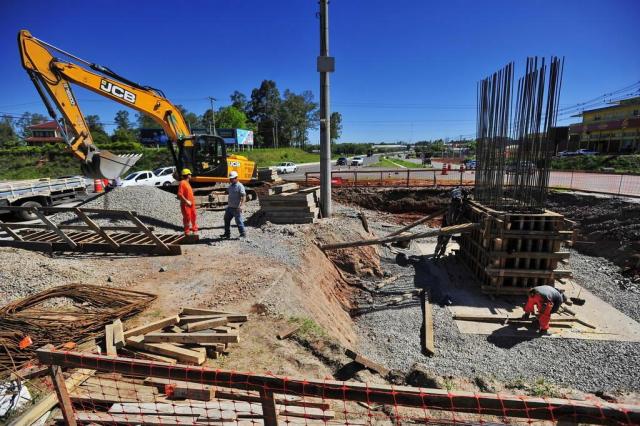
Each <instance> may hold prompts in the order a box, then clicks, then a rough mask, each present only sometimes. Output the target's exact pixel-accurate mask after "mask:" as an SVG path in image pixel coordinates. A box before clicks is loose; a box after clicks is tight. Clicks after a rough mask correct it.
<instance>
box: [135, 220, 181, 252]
mask: <svg viewBox="0 0 640 426" xmlns="http://www.w3.org/2000/svg"><path fill="white" fill-rule="evenodd" d="M126 216H127V218H128V219H129V220H130V221H131V222H133V224H134V225H135V226H137V227H138V228H139V229H140V230H141V231H142V232H143V233H145V234H146V235H147V237H149V239H150V240H151V241H153V242H154V243H155V244H156V246H157V247H158V248H159V249H161V250H162V251H164V252H166V253H170V252H171V250H170V249H169V247H167V245H166V244H165V243H163V242H162V240H161V239H160V238H158V237H156V235H155V234H154V233H153V232H152V231H151V230H150V229H149V228H148V227H147V226H146V225H145V224H144V223H142V221H141V220H140V219H138V218H137V217H136V216H135V215H134V214H133V213H131V212H127V215H126Z"/></svg>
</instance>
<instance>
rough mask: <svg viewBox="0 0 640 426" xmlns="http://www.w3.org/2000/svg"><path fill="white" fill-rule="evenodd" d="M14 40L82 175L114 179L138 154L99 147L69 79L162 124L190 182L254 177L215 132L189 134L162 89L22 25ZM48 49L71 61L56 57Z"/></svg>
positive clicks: (249, 164) (246, 162)
mask: <svg viewBox="0 0 640 426" xmlns="http://www.w3.org/2000/svg"><path fill="white" fill-rule="evenodd" d="M18 46H19V48H20V56H21V58H22V66H23V67H24V69H25V70H27V73H28V74H29V77H30V78H31V81H32V82H33V84H34V85H35V87H36V90H37V91H38V94H39V95H40V97H41V98H42V100H43V102H44V103H45V105H46V107H47V111H48V113H49V115H50V116H51V117H52V118H53V119H54V120H56V121H57V122H58V123H59V124H60V128H61V130H62V133H63V135H64V138H65V140H66V144H67V146H68V148H69V149H70V151H71V152H72V153H73V155H74V156H75V157H76V158H78V159H79V160H80V161H82V171H83V173H84V174H85V175H86V176H88V177H91V178H106V179H115V178H116V177H118V176H122V175H123V174H124V173H126V172H127V170H129V169H130V168H131V167H132V166H133V165H134V164H135V163H136V162H137V161H138V160H139V159H140V158H141V154H129V155H116V154H114V153H111V152H109V151H105V150H102V151H101V150H100V149H99V147H97V146H96V145H95V144H94V143H93V139H92V138H91V133H90V131H89V127H88V125H87V123H86V121H85V119H84V116H83V114H82V111H81V110H80V107H79V105H78V100H77V99H76V97H75V96H74V94H73V90H72V89H71V84H72V83H73V84H77V85H78V86H81V87H84V88H85V89H88V90H91V91H92V92H95V93H97V94H99V95H102V96H104V97H106V98H108V99H111V100H114V101H116V102H118V103H121V104H123V105H125V106H127V107H129V108H133V109H135V110H137V111H140V112H142V113H145V114H147V115H148V116H150V117H152V118H153V119H154V120H155V121H156V122H157V123H158V124H159V125H160V126H162V128H163V129H164V132H165V133H166V135H167V137H168V139H169V142H168V143H167V146H168V147H169V150H170V151H171V155H172V157H173V162H174V164H175V166H176V169H177V171H178V172H179V171H180V170H182V169H183V168H189V169H191V171H192V173H193V175H192V184H193V185H194V186H211V185H215V184H216V183H219V182H228V175H229V173H231V172H232V171H236V172H237V173H238V177H239V180H240V181H241V182H242V183H251V182H253V181H255V180H256V177H257V169H256V164H255V163H254V162H253V161H250V160H249V159H248V158H246V157H244V156H241V155H227V151H226V145H225V143H224V140H223V139H222V138H221V137H219V136H217V135H194V134H191V131H190V129H189V126H188V125H187V123H186V121H185V119H184V117H183V116H182V114H181V113H180V110H178V108H176V107H175V105H173V104H172V103H171V102H170V101H169V100H168V99H167V98H166V97H165V96H164V94H163V93H162V91H160V90H158V89H154V88H152V87H149V86H142V85H140V84H137V83H134V82H133V81H131V80H128V79H126V78H124V77H122V76H120V75H118V74H116V73H115V72H113V71H112V70H110V69H109V68H107V67H104V66H101V65H98V64H94V63H91V62H88V61H85V60H83V59H80V58H78V57H77V56H74V55H72V54H70V53H68V52H65V51H64V50H61V49H59V48H57V47H55V46H53V45H51V44H49V43H46V42H44V41H42V40H39V39H37V38H35V37H33V36H32V35H31V34H30V33H29V31H26V30H22V31H20V32H19V33H18ZM52 52H57V53H59V54H62V55H64V56H66V57H67V58H70V59H72V60H73V61H74V62H71V61H63V60H60V59H58V58H56V57H54V56H53V54H52ZM82 65H84V66H86V67H88V68H89V69H90V70H89V69H86V68H84V67H83V66H82ZM54 105H55V107H56V108H54ZM56 109H57V110H58V111H59V112H60V114H61V115H62V117H61V118H59V117H58V114H57V113H56Z"/></svg>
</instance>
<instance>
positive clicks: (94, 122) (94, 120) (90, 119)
mask: <svg viewBox="0 0 640 426" xmlns="http://www.w3.org/2000/svg"><path fill="white" fill-rule="evenodd" d="M84 120H85V121H86V122H87V126H89V130H90V131H92V132H96V131H99V132H103V133H105V131H104V126H103V125H102V122H101V121H100V117H99V116H98V115H87V116H85V117H84Z"/></svg>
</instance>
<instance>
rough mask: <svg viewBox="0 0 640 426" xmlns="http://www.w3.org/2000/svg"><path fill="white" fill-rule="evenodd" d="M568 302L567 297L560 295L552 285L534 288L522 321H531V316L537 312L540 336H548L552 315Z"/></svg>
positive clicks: (530, 293)
mask: <svg viewBox="0 0 640 426" xmlns="http://www.w3.org/2000/svg"><path fill="white" fill-rule="evenodd" d="M565 301H566V296H565V295H564V294H563V293H560V292H559V291H558V290H557V289H556V288H555V287H551V286H550V285H541V286H538V287H533V288H532V289H531V290H529V298H528V299H527V304H526V305H525V307H524V315H523V316H522V319H529V315H531V314H535V312H534V308H535V310H537V312H538V313H537V318H538V324H539V327H540V328H539V330H538V332H539V333H540V334H548V332H549V322H550V321H551V314H554V313H556V312H558V309H560V306H561V305H562V303H563V302H565Z"/></svg>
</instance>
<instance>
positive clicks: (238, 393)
mask: <svg viewBox="0 0 640 426" xmlns="http://www.w3.org/2000/svg"><path fill="white" fill-rule="evenodd" d="M38 357H39V359H40V362H42V363H43V364H48V365H59V366H61V367H63V368H64V369H69V368H76V369H82V370H77V371H83V372H84V374H85V376H84V377H82V379H81V380H80V381H79V382H80V384H79V385H77V386H75V387H68V388H67V391H68V397H69V399H70V401H71V404H72V407H73V418H74V419H75V420H76V421H77V423H79V424H89V423H92V424H132V425H133V424H148V425H203V424H219V423H224V424H242V425H249V424H251V425H262V424H265V425H271V424H292V425H297V424H308V425H315V424H330V425H338V424H341V425H342V424H344V425H347V424H348V425H361V424H410V423H433V424H449V423H450V424H550V423H549V422H556V421H559V420H566V421H572V422H576V423H577V422H582V423H595V424H628V425H631V424H638V423H639V422H640V406H629V405H619V404H611V403H605V402H601V401H596V400H586V401H576V400H568V399H557V398H536V397H527V396H515V395H506V394H488V393H473V392H459V391H446V390H439V389H422V388H413V387H405V386H389V385H377V384H367V383H358V382H340V381H334V380H330V379H326V380H307V379H297V378H288V377H277V376H274V375H272V374H268V373H267V374H254V373H241V372H236V371H228V370H220V369H212V368H206V367H195V366H188V365H171V364H165V363H158V362H152V361H146V360H139V359H133V358H122V357H109V356H102V355H92V354H81V353H73V352H62V351H47V350H39V351H38ZM89 372H90V373H89ZM75 374H76V375H77V374H78V373H77V372H76V373H75ZM76 383H78V381H76ZM60 406H64V404H60ZM60 419H62V415H59V416H58V420H60Z"/></svg>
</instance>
